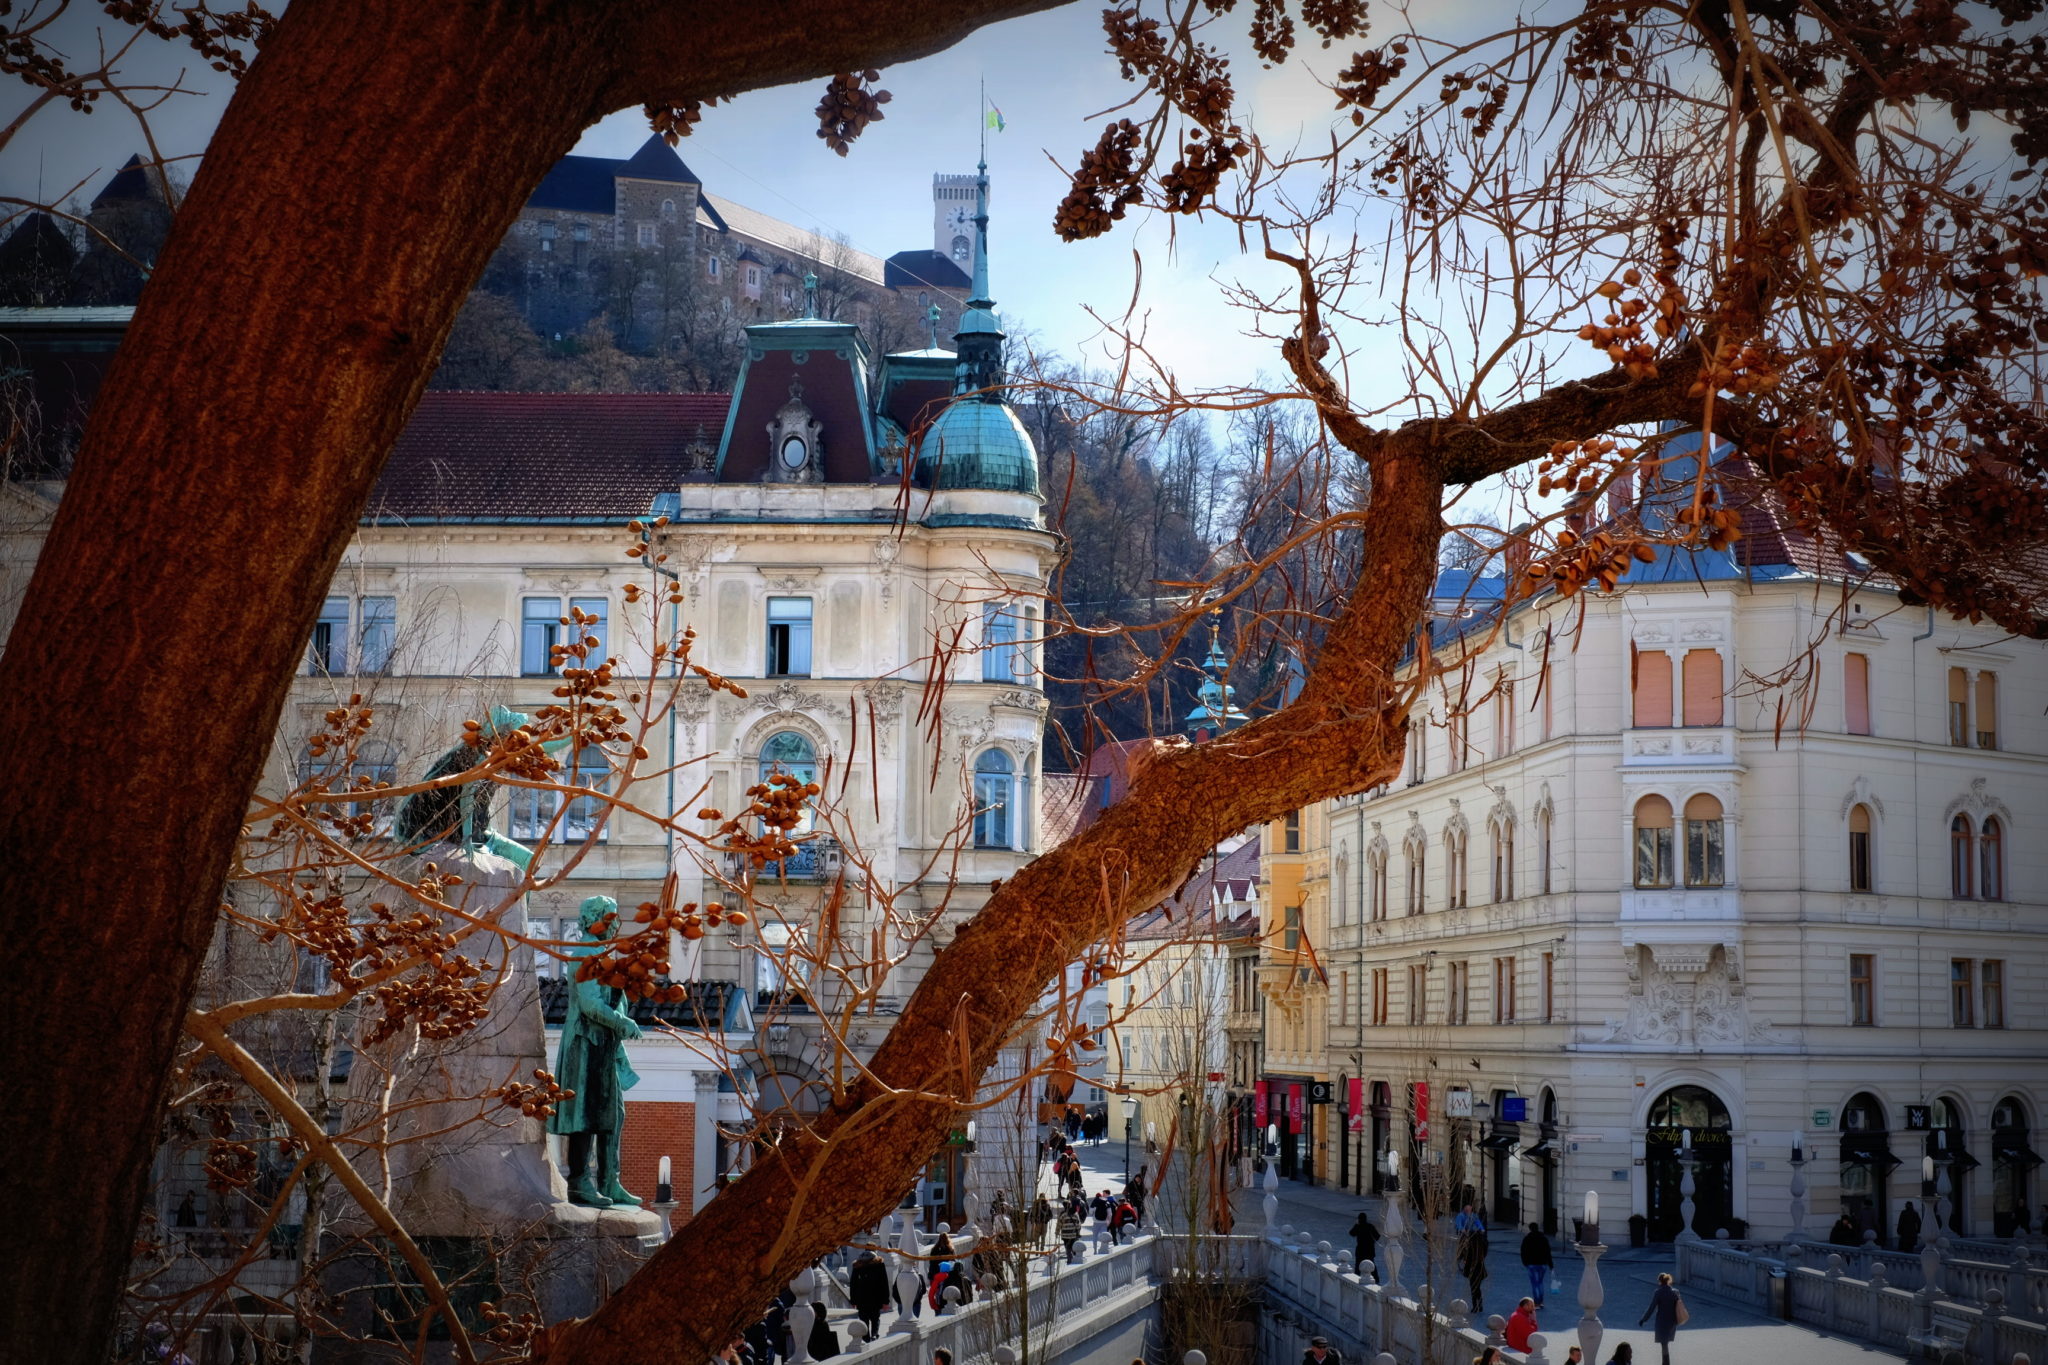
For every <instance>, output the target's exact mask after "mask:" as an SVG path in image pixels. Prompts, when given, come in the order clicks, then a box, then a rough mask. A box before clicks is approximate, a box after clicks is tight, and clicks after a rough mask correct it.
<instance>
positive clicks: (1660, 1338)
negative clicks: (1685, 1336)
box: [1636, 1275, 1692, 1365]
mask: <svg viewBox="0 0 2048 1365" xmlns="http://www.w3.org/2000/svg"><path fill="white" fill-rule="evenodd" d="M1691 1316H1692V1315H1691V1314H1690V1313H1687V1312H1686V1311H1685V1300H1684V1299H1681V1298H1679V1297H1678V1291H1677V1290H1676V1289H1673V1288H1672V1287H1671V1276H1669V1275H1659V1276H1658V1277H1657V1292H1656V1293H1654V1294H1652V1295H1650V1306H1649V1307H1648V1308H1645V1309H1644V1310H1643V1315H1642V1316H1641V1317H1640V1318H1637V1319H1636V1326H1638V1327H1640V1326H1642V1325H1643V1324H1644V1323H1646V1322H1649V1321H1650V1319H1651V1318H1652V1317H1655V1318H1656V1322H1655V1323H1654V1324H1652V1327H1651V1332H1652V1334H1653V1335H1654V1336H1655V1337H1656V1340H1657V1345H1658V1346H1660V1347H1661V1348H1663V1351H1664V1365H1671V1338H1673V1337H1675V1336H1677V1335H1678V1329H1679V1328H1680V1327H1683V1326H1684V1325H1685V1320H1686V1319H1687V1318H1689V1317H1691Z"/></svg>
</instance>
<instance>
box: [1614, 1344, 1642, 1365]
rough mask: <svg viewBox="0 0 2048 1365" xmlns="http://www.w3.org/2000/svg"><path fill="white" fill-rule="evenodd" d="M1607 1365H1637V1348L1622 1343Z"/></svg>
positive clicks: (1615, 1349) (1616, 1348)
mask: <svg viewBox="0 0 2048 1365" xmlns="http://www.w3.org/2000/svg"><path fill="white" fill-rule="evenodd" d="M1607 1365H1636V1348H1635V1347H1633V1346H1631V1345H1629V1344H1628V1343H1627V1342H1625V1341H1624V1342H1622V1343H1621V1345H1619V1346H1617V1347H1615V1348H1614V1354H1613V1356H1611V1357H1609V1359H1608V1361H1607Z"/></svg>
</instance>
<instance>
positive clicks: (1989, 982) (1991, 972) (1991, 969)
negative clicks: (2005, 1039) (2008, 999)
mask: <svg viewBox="0 0 2048 1365" xmlns="http://www.w3.org/2000/svg"><path fill="white" fill-rule="evenodd" d="M1978 977H1979V979H1980V980H1981V981H1982V982H1983V983H1984V1027H1985V1028H2004V1027H2005V963H2004V962H2003V961H2001V960H2000V959H1998V958H1995V957H1987V958H1985V959H1984V961H1983V962H1982V963H1980V964H1978Z"/></svg>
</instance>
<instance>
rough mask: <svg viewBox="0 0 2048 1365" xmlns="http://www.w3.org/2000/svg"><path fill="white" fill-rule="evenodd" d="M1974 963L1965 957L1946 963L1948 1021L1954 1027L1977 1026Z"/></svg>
mask: <svg viewBox="0 0 2048 1365" xmlns="http://www.w3.org/2000/svg"><path fill="white" fill-rule="evenodd" d="M1976 965H1977V964H1976V963H1974V962H1972V961H1970V959H1969V958H1967V957H1958V958H1952V959H1950V961H1949V964H1948V1022H1949V1024H1950V1025H1951V1026H1953V1027H1955V1028H1975V1027H1977V982H1976Z"/></svg>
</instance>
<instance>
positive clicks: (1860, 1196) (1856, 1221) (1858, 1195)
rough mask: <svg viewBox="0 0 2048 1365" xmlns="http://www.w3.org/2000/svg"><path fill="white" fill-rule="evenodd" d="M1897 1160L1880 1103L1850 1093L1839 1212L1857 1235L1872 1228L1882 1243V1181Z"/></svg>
mask: <svg viewBox="0 0 2048 1365" xmlns="http://www.w3.org/2000/svg"><path fill="white" fill-rule="evenodd" d="M1695 1141H1697V1139H1695ZM1898 1164H1899V1159H1898V1158H1897V1157H1895V1156H1893V1155H1892V1148H1891V1135H1890V1133H1889V1132H1888V1131H1887V1129H1886V1125H1885V1114H1884V1105H1883V1104H1882V1103H1880V1102H1879V1100H1878V1098H1877V1097H1876V1096H1875V1095H1872V1094H1869V1093H1867V1092H1866V1093H1859V1094H1857V1095H1855V1096H1853V1097H1851V1099H1850V1100H1849V1103H1848V1104H1846V1105H1844V1106H1843V1108H1842V1214H1843V1216H1844V1217H1846V1218H1847V1219H1848V1220H1849V1222H1850V1223H1851V1224H1853V1225H1854V1226H1855V1228H1856V1235H1857V1236H1858V1238H1859V1239H1860V1238H1861V1237H1862V1235H1863V1233H1864V1232H1866V1231H1870V1232H1875V1233H1876V1234H1877V1241H1878V1245H1880V1246H1882V1245H1884V1243H1885V1241H1886V1239H1887V1236H1888V1232H1887V1229H1889V1228H1890V1226H1891V1223H1890V1217H1889V1209H1888V1206H1887V1204H1886V1200H1885V1184H1886V1182H1887V1180H1888V1179H1889V1177H1890V1176H1891V1173H1892V1170H1893V1169H1894V1168H1895V1167H1896V1166H1897V1165H1898Z"/></svg>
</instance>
